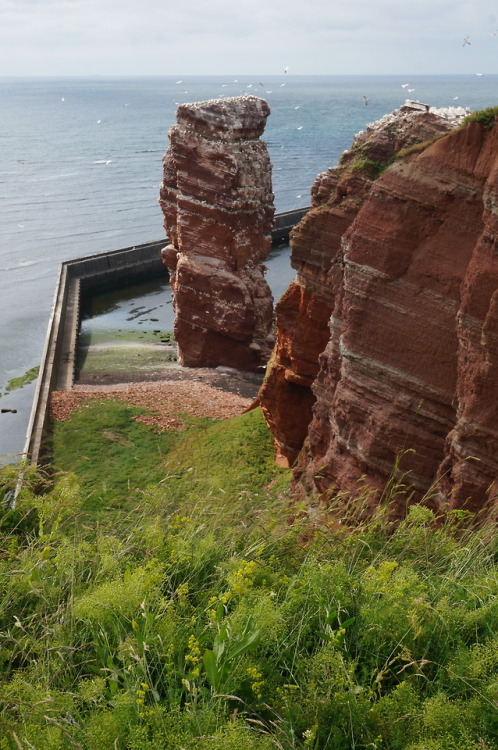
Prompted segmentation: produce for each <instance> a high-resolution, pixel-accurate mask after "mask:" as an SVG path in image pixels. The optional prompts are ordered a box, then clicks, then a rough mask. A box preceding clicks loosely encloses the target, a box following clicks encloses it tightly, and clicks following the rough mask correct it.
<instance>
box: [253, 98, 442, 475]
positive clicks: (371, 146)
mask: <svg viewBox="0 0 498 750" xmlns="http://www.w3.org/2000/svg"><path fill="white" fill-rule="evenodd" d="M454 127H455V122H454V119H453V118H451V117H445V116H442V115H441V114H437V113H434V112H427V111H426V107H425V106H424V105H418V104H417V103H413V104H410V103H407V104H406V105H404V106H403V107H401V108H400V109H399V110H397V111H395V112H393V113H392V114H390V115H386V116H385V117H383V118H382V119H381V120H380V121H378V122H377V123H373V124H372V125H371V126H369V127H368V128H367V129H366V130H365V131H364V132H362V133H360V134H359V135H357V136H356V138H355V140H354V142H353V145H352V147H351V149H350V151H346V152H345V153H344V154H343V156H342V158H341V162H340V164H339V166H337V167H333V168H331V169H329V170H328V172H324V173H323V174H321V175H319V176H318V178H317V180H316V181H315V184H314V185H313V187H312V209H311V210H310V211H309V212H308V213H307V215H306V216H305V217H304V218H303V220H302V221H301V222H300V223H299V224H298V226H297V227H295V229H294V230H293V232H292V237H291V263H292V266H293V267H294V268H295V269H296V271H297V276H296V280H295V281H294V282H293V283H292V284H291V285H290V287H289V289H288V290H287V292H286V293H285V294H284V295H283V296H282V298H281V299H280V301H279V302H278V303H277V306H276V320H277V328H276V336H277V341H276V346H275V350H274V353H273V356H272V359H271V362H270V366H269V367H268V369H267V375H266V378H265V382H264V385H263V388H262V390H261V393H260V401H261V405H262V408H263V412H264V414H265V417H266V420H267V422H268V424H269V425H270V427H271V429H272V432H273V435H274V438H275V442H276V444H277V449H278V459H279V461H280V462H281V463H284V464H285V463H290V464H293V463H294V461H295V459H296V457H297V455H298V454H299V451H300V450H301V448H302V445H303V441H304V439H305V437H306V435H307V431H308V425H309V423H310V421H311V416H312V407H313V404H314V403H315V395H314V393H313V391H312V390H311V386H312V385H313V382H314V380H315V378H316V376H317V374H318V369H319V356H320V354H321V353H322V352H323V350H324V349H325V346H326V345H327V342H328V341H329V338H330V331H329V320H330V316H331V314H332V311H333V309H334V305H335V302H336V296H337V294H339V293H340V291H341V282H342V268H343V262H344V259H343V248H342V242H343V237H344V235H345V233H346V230H347V229H348V227H349V226H350V225H351V223H352V222H353V220H354V218H355V217H356V215H357V213H358V211H359V210H360V208H361V206H362V205H363V202H364V201H365V199H366V197H367V196H368V194H369V191H370V189H371V187H372V184H373V182H374V180H375V179H376V177H377V176H378V174H379V172H381V171H382V170H383V169H385V168H386V167H387V166H388V165H389V164H390V163H391V162H392V161H393V160H394V157H395V154H396V153H398V152H399V151H400V150H402V149H406V148H409V147H411V146H414V145H416V144H418V143H421V142H423V141H426V140H428V139H432V138H434V137H435V136H437V135H440V134H441V133H445V132H448V131H449V130H451V129H453V128H454Z"/></svg>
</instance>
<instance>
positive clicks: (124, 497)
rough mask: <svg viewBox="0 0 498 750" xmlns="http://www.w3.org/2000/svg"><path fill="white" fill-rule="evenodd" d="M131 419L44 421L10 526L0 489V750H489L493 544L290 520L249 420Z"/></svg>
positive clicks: (448, 525)
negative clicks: (41, 462)
mask: <svg viewBox="0 0 498 750" xmlns="http://www.w3.org/2000/svg"><path fill="white" fill-rule="evenodd" d="M134 413H136V412H135V411H134V410H129V409H128V407H124V406H123V405H120V404H118V403H117V402H111V403H109V404H101V403H100V404H94V405H92V406H90V407H88V408H87V409H82V410H80V412H78V413H77V414H75V415H74V416H73V418H72V419H70V420H69V422H67V423H64V424H60V425H56V426H55V432H54V462H55V465H56V466H57V469H58V474H57V476H56V477H55V478H53V480H52V481H51V483H50V484H47V485H46V486H45V490H44V491H40V484H41V481H42V480H41V479H40V477H39V476H37V475H32V474H31V472H29V471H28V472H27V475H26V476H27V481H26V482H25V484H24V486H23V490H22V492H21V495H20V497H19V501H18V504H17V507H16V508H15V509H14V510H12V509H11V508H10V500H11V499H12V494H11V493H12V489H13V487H14V486H15V483H16V480H17V474H16V470H15V469H14V468H13V467H7V468H6V469H5V470H4V471H3V472H1V473H0V498H2V497H3V511H2V515H1V519H0V520H1V523H0V581H1V584H2V594H3V595H2V600H1V605H0V672H1V675H2V677H1V681H0V750H19V749H20V748H23V749H25V750H28V749H31V748H33V747H34V748H36V750H62V749H64V750H65V749H66V748H68V749H69V748H81V749H83V750H107V749H108V750H182V749H183V750H186V749H187V748H188V749H189V750H208V748H209V750H211V749H212V748H214V750H242V749H244V750H270V749H275V748H277V749H278V750H305V749H306V748H308V749H309V748H310V749H312V750H329V749H332V750H350V748H355V749H356V750H367V748H368V749H370V750H371V749H374V750H375V749H376V750H381V749H382V750H483V749H484V750H486V749H488V750H493V748H496V747H498V627H497V625H498V567H497V559H498V543H497V540H496V535H495V534H494V529H493V528H491V527H484V528H481V529H479V530H475V529H471V528H470V524H471V522H472V518H471V517H470V516H469V515H468V514H462V513H460V514H459V513H449V514H447V516H446V517H445V518H444V519H439V522H438V523H437V524H436V523H435V518H434V515H433V514H432V512H431V511H430V510H428V509H427V508H425V507H423V506H413V507H412V508H410V509H409V511H408V513H407V515H406V518H405V519H404V520H403V521H402V522H401V523H399V524H398V525H397V526H393V525H392V523H391V522H390V521H389V518H388V514H387V513H386V512H385V509H382V508H380V509H379V511H378V513H377V514H376V515H375V517H374V518H371V519H370V520H368V521H367V520H364V521H362V522H356V523H354V524H353V523H350V522H349V521H348V517H346V516H344V517H343V518H342V519H341V521H342V522H341V523H340V524H339V523H337V509H336V510H334V512H333V513H332V511H330V512H328V511H326V510H323V511H320V512H319V513H314V514H310V513H308V512H306V511H307V509H306V508H305V507H304V506H303V508H301V509H300V508H296V507H295V506H294V507H293V508H292V514H291V507H290V500H289V497H288V491H287V485H288V481H289V472H288V471H285V470H282V469H279V468H277V467H276V466H275V464H274V462H273V451H272V441H271V437H270V435H269V433H268V431H267V429H266V427H265V424H264V421H263V418H262V416H261V413H260V412H259V410H255V411H253V412H250V413H248V414H244V415H242V416H240V417H238V418H236V419H232V420H228V421H226V422H212V421H210V420H204V419H203V420H196V419H190V420H189V421H188V423H187V426H186V427H185V428H184V429H183V430H182V431H180V432H179V433H175V434H171V435H168V436H160V435H157V434H155V433H154V432H153V431H151V430H149V429H148V428H146V427H144V426H143V425H138V426H137V425H136V423H135V424H133V425H132V424H130V423H131V422H134V420H133V419H132V416H133V414H134ZM92 420H93V421H94V428H95V429H94V431H93V437H92V430H91V422H92ZM136 429H138V430H139V433H135V430H136ZM106 430H110V431H111V432H112V433H113V438H112V440H111V439H110V438H109V437H106V436H105V435H104V434H99V432H100V433H103V432H104V431H106ZM143 431H145V432H147V433H149V434H148V435H147V436H145V435H143ZM142 438H143V439H144V441H145V442H144V444H145V447H144V449H143V450H144V453H143V454H142V453H139V452H138V451H140V450H141V441H142ZM106 440H107V441H108V442H105V441H106ZM163 440H164V442H163ZM93 441H95V442H94V443H93ZM147 441H149V442H147ZM116 446H117V447H118V448H119V451H118V453H117V454H115V453H114V452H113V451H114V448H115V447H116ZM83 448H84V451H83ZM147 451H149V452H150V453H151V454H152V456H153V459H152V458H151V457H150V456H149V458H148V459H147V457H146V455H145V454H146V453H147ZM83 456H86V458H83ZM147 460H150V464H147V466H148V467H149V468H148V469H147V470H146V469H145V468H144V467H145V462H146V461H147ZM142 462H144V467H142V469H141V470H143V471H144V473H143V474H138V473H137V474H135V473H133V472H134V471H135V469H136V468H137V465H138V464H141V463H142ZM110 472H113V474H114V477H113V480H112V482H113V483H112V485H111V483H110V480H109V473H110ZM127 478H128V479H129V483H128V481H127Z"/></svg>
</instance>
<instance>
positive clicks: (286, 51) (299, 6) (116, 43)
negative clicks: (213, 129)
mask: <svg viewBox="0 0 498 750" xmlns="http://www.w3.org/2000/svg"><path fill="white" fill-rule="evenodd" d="M465 38H468V41H469V42H470V43H469V44H464V39H465ZM287 66H288V67H289V74H295V75H306V74H363V75H365V74H368V73H372V74H374V73H375V74H380V73H394V74H402V73H412V74H414V73H417V74H423V73H463V74H467V73H476V72H477V71H479V72H482V73H484V74H486V73H488V74H489V73H498V0H299V2H298V0H286V1H285V2H283V0H0V76H15V75H26V76H29V75H82V76H86V75H102V76H105V75H109V76H114V75H123V76H130V75H232V74H239V75H245V74H247V75H254V74H261V75H263V74H265V75H269V74H278V73H281V72H283V69H284V68H285V67H287Z"/></svg>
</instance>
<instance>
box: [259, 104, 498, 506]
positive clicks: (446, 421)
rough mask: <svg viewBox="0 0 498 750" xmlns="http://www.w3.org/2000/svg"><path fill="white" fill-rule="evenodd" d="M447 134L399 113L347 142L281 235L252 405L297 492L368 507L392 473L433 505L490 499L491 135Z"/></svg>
mask: <svg viewBox="0 0 498 750" xmlns="http://www.w3.org/2000/svg"><path fill="white" fill-rule="evenodd" d="M426 109H429V108H426ZM455 124H456V123H455V122H454V121H451V118H449V117H448V116H444V117H441V116H440V115H438V114H437V113H434V112H430V111H421V112H419V113H418V114H415V113H412V114H410V113H408V112H405V113H403V112H400V113H398V116H397V117H396V118H395V119H391V120H390V121H389V122H387V123H384V124H382V123H381V124H380V125H377V126H376V127H374V128H372V131H371V132H370V133H368V131H367V133H366V134H362V136H361V140H360V142H358V139H357V140H356V142H355V144H354V145H353V148H352V149H351V151H350V152H347V154H346V155H345V157H344V158H343V160H342V162H341V164H340V165H339V167H337V168H336V169H335V170H329V172H328V173H325V174H324V175H321V176H319V178H318V179H317V182H316V184H315V186H314V188H313V200H314V204H313V208H312V210H311V211H310V212H309V214H308V215H307V216H306V217H305V218H304V219H303V221H302V222H301V224H300V225H299V226H298V227H297V229H296V230H295V231H294V233H293V237H292V258H293V261H292V262H293V265H294V267H295V268H296V270H297V272H298V274H297V278H296V281H295V282H294V283H293V284H292V285H291V287H290V288H289V290H288V291H287V293H286V294H285V295H284V297H283V298H282V300H281V301H280V302H279V304H278V306H277V313H278V314H277V343H276V347H275V350H274V353H273V356H272V360H271V365H270V367H269V369H268V374H267V378H266V382H265V384H264V386H263V389H262V391H261V401H262V405H263V410H264V413H265V416H266V418H267V422H268V424H269V425H270V427H271V429H272V431H273V434H274V436H275V438H276V443H277V447H278V450H279V453H280V456H281V459H282V460H283V461H285V460H287V461H288V462H289V463H293V462H294V459H295V457H296V455H297V454H298V453H299V459H298V461H297V464H296V469H295V473H296V477H298V479H299V481H300V482H301V483H302V484H304V485H305V486H306V488H307V489H311V490H312V491H315V492H320V493H323V492H327V493H328V494H331V495H333V494H337V493H340V492H345V491H347V492H349V491H351V492H354V493H356V494H357V493H358V491H359V489H360V488H362V487H363V488H365V489H367V490H368V491H369V492H370V491H372V490H373V492H371V493H370V496H371V498H372V502H375V500H376V499H378V498H379V497H380V495H381V494H382V492H383V490H384V488H385V485H386V482H387V481H388V480H389V478H390V477H392V476H393V472H394V475H395V476H397V477H398V478H400V479H402V482H403V484H404V485H405V487H406V489H407V493H408V495H409V496H410V497H413V498H415V499H420V498H421V497H422V496H424V495H425V496H426V497H427V493H429V494H430V496H431V500H430V502H432V504H434V505H436V506H438V505H439V506H440V505H444V506H450V507H466V508H469V509H471V510H478V509H480V508H481V507H482V506H483V504H484V503H486V501H493V499H494V496H495V485H496V479H497V477H498V378H497V375H498V372H497V369H498V312H497V310H498V305H497V301H498V260H497V259H498V254H497V238H498V224H497V213H498V208H497V206H498V182H497V169H498V127H496V125H495V122H494V119H493V117H490V118H488V120H486V121H484V122H478V121H474V122H470V123H469V124H468V125H466V126H465V127H462V128H458V129H454V128H455ZM431 130H432V131H433V132H432V134H431V133H430V131H431ZM445 130H447V131H448V130H451V132H449V133H448V134H447V135H444V136H443V137H439V138H437V139H436V140H435V141H434V142H432V143H431V144H427V142H426V141H427V137H429V138H431V139H434V136H437V135H438V134H439V135H440V134H441V133H444V131H445ZM417 143H421V144H422V145H419V146H417V145H416V144H417ZM400 152H401V153H400ZM395 155H397V158H394V157H395ZM391 161H392V163H391V164H389V162H391ZM386 162H387V163H386Z"/></svg>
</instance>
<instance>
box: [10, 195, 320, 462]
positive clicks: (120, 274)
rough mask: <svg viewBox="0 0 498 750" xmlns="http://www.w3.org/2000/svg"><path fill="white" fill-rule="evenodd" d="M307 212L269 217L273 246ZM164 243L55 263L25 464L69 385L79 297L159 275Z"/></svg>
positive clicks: (36, 454) (35, 452) (36, 458)
mask: <svg viewBox="0 0 498 750" xmlns="http://www.w3.org/2000/svg"><path fill="white" fill-rule="evenodd" d="M308 210H309V209H308V207H306V208H301V209H296V210H294V211H286V212H284V213H280V214H277V215H276V216H275V223H274V229H273V231H272V243H273V245H274V246H276V247H278V246H279V245H283V244H285V243H287V242H288V241H289V233H290V230H291V229H292V227H293V226H295V224H297V223H298V221H300V219H301V218H302V217H303V216H304V214H305V213H306V212H307V211H308ZM166 243H167V239H166V238H165V239H161V240H155V241H152V242H146V243H144V244H142V245H136V246H133V247H126V248H123V249H120V250H113V251H110V252H106V253H98V254H95V255H88V256H85V257H84V258H77V259H75V260H69V261H65V262H64V263H62V264H61V267H60V270H59V275H58V278H57V283H56V289H55V294H54V301H53V304H52V311H51V315H50V320H49V324H48V329H47V335H46V338H45V345H44V349H43V354H42V359H41V362H40V372H39V376H38V382H37V387H36V391H35V395H34V398H33V406H32V408H31V415H30V420H29V424H28V429H27V434H26V441H25V444H24V451H23V453H24V455H25V456H26V457H27V458H28V460H29V461H30V462H31V463H33V464H37V463H38V462H39V459H40V451H41V446H42V441H43V437H44V435H45V431H46V428H47V424H48V417H49V399H50V393H51V391H52V390H68V389H70V388H72V386H73V383H74V377H75V364H76V350H77V339H78V329H79V322H80V303H81V299H82V298H84V296H85V295H86V294H89V293H92V292H94V291H97V290H98V289H101V288H105V287H108V286H111V285H112V286H114V287H118V286H119V285H120V284H123V285H124V284H130V283H135V282H140V281H143V280H145V279H150V278H151V277H158V276H161V275H165V274H166V273H167V271H166V269H165V267H164V266H163V264H162V262H161V249H162V248H163V247H164V245H165V244H166Z"/></svg>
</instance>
